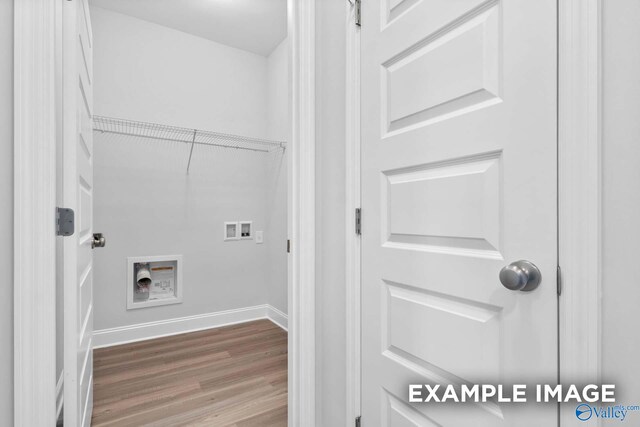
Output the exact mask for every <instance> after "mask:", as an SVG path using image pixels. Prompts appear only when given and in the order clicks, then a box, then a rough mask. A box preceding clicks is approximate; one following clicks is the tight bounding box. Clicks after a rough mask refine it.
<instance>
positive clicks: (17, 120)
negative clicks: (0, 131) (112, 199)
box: [13, 0, 56, 426]
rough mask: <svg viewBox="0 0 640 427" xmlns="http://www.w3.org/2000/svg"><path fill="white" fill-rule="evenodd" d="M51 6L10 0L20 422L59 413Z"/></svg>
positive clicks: (39, 0)
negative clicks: (12, 38)
mask: <svg viewBox="0 0 640 427" xmlns="http://www.w3.org/2000/svg"><path fill="white" fill-rule="evenodd" d="M55 6H56V2H53V1H51V0H32V1H18V0H16V1H14V25H15V29H14V31H15V33H14V58H13V60H14V181H15V183H14V186H15V187H14V284H13V286H14V288H13V293H14V358H13V360H14V370H13V375H14V381H13V383H14V396H13V399H14V420H13V424H14V425H18V426H44V425H51V424H54V423H55V415H56V414H55V411H56V397H55V396H56V394H55V382H54V379H55V378H56V360H55V354H56V341H55V335H56V315H55V300H56V294H55V289H56V285H55V283H56V264H55V259H56V245H55V243H56V240H55V239H56V237H55V235H56V230H55V220H54V218H55V206H56V188H55V183H56V145H55V141H56V133H55V80H54V70H55V68H54V66H55V61H54V59H55V58H54V53H55V44H54V41H55ZM46 378H50V381H45V380H43V379H46ZM34 402H37V404H38V410H37V411H34V410H33V408H34V406H33V405H34Z"/></svg>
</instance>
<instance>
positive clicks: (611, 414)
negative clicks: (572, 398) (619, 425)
mask: <svg viewBox="0 0 640 427" xmlns="http://www.w3.org/2000/svg"><path fill="white" fill-rule="evenodd" d="M631 411H640V405H630V406H624V405H616V406H599V407H598V406H591V405H588V404H586V403H583V404H581V405H578V407H577V408H576V418H577V419H579V420H580V421H589V420H591V419H603V420H618V421H624V420H625V419H626V418H627V415H628V413H629V412H631Z"/></svg>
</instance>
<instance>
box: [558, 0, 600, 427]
mask: <svg viewBox="0 0 640 427" xmlns="http://www.w3.org/2000/svg"><path fill="white" fill-rule="evenodd" d="M558 4H559V11H558V16H559V34H558V49H559V52H558V57H559V73H558V78H559V82H558V85H559V91H558V93H559V110H558V114H559V123H558V129H559V141H558V169H559V171H558V179H559V186H558V188H559V190H558V200H559V207H558V209H559V211H558V221H559V224H558V226H559V236H558V238H559V264H560V267H561V269H562V295H561V296H560V300H559V304H560V307H559V309H560V318H559V322H560V325H559V334H560V336H559V340H560V381H561V382H562V383H564V384H570V383H579V384H582V383H584V384H587V383H599V380H600V351H601V337H600V334H601V318H602V317H601V281H602V278H601V272H602V268H601V241H602V239H601V233H602V229H601V219H602V214H601V193H602V186H601V184H602V179H601V173H602V167H601V158H602V154H601V153H602V151H601V110H600V105H601V96H600V94H601V49H600V39H601V35H600V32H601V16H602V15H601V5H600V0H561V1H559V2H558ZM574 411H575V406H573V407H572V406H570V405H567V406H563V407H562V409H561V414H560V418H561V419H560V422H561V425H562V426H563V427H570V426H578V425H581V423H580V421H579V420H578V419H577V418H576V417H575V412H574Z"/></svg>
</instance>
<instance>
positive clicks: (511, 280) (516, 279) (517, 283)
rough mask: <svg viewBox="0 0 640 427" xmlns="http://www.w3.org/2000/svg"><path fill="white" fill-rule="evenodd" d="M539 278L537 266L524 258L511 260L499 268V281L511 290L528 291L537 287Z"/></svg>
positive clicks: (540, 277) (540, 276)
mask: <svg viewBox="0 0 640 427" xmlns="http://www.w3.org/2000/svg"><path fill="white" fill-rule="evenodd" d="M541 279H542V275H541V274H540V270H539V269H538V267H536V266H535V265H534V264H533V263H532V262H529V261H525V260H520V261H516V262H512V263H511V264H509V265H507V266H506V267H502V270H500V282H502V285H503V286H504V287H505V288H507V289H509V290H512V291H523V292H530V291H532V290H534V289H535V288H537V287H538V285H539V284H540V280H541Z"/></svg>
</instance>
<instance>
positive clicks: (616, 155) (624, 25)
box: [602, 0, 640, 422]
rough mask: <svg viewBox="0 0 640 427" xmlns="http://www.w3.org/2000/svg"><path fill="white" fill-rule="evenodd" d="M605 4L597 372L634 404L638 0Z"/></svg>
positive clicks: (637, 383)
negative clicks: (600, 318) (599, 353)
mask: <svg viewBox="0 0 640 427" xmlns="http://www.w3.org/2000/svg"><path fill="white" fill-rule="evenodd" d="M602 7H603V17H604V21H603V44H602V49H603V60H604V63H603V73H604V82H603V85H604V86H603V88H604V91H603V93H604V105H603V120H604V121H603V124H604V127H603V186H604V194H603V220H604V221H603V251H602V253H603V298H602V303H603V306H602V308H603V313H602V314H603V327H602V339H603V343H602V344H603V347H602V374H603V379H604V380H605V381H611V382H612V383H614V384H617V393H616V397H617V400H618V402H620V403H623V404H627V402H629V403H628V404H629V405H631V404H634V405H635V404H637V403H638V402H640V363H639V362H640V338H639V335H640V332H639V329H640V315H638V313H639V312H640V311H639V309H640V286H638V280H637V279H636V276H635V274H634V273H633V271H634V269H635V267H636V265H637V264H638V255H639V254H640V167H639V166H638V165H640V144H639V140H640V120H639V118H640V78H639V77H638V76H640V26H639V25H638V22H640V2H638V1H637V0H615V1H604V2H603V3H602ZM634 402H635V403H634ZM630 416H631V415H630ZM634 416H636V417H637V415H634ZM636 419H637V418H636ZM635 422H637V421H635Z"/></svg>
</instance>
